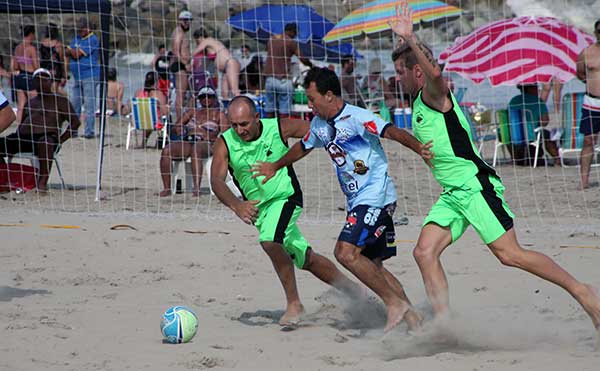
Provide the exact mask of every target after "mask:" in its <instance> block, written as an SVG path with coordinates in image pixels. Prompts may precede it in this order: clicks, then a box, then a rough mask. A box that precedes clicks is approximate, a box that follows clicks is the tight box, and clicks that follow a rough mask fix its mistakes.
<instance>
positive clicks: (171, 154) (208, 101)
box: [159, 87, 229, 197]
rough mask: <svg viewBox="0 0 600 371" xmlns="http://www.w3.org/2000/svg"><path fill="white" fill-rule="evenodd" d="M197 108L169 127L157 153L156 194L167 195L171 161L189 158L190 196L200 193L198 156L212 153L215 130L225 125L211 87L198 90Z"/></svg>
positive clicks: (216, 133) (217, 133) (226, 125)
mask: <svg viewBox="0 0 600 371" xmlns="http://www.w3.org/2000/svg"><path fill="white" fill-rule="evenodd" d="M198 100H199V101H200V103H201V105H200V108H194V109H191V110H189V111H187V112H186V113H185V114H184V115H183V117H182V118H181V120H179V121H178V122H177V123H176V124H175V125H174V126H173V128H172V129H171V140H170V143H169V144H168V145H167V146H166V147H165V148H163V150H162V153H161V156H160V174H161V178H162V182H163V190H162V191H161V192H160V193H159V196H160V197H166V196H170V195H171V194H172V190H171V161H173V160H186V159H187V158H188V157H189V158H191V159H192V176H193V179H194V187H193V188H194V189H193V195H194V196H198V195H199V194H200V180H201V178H202V159H206V158H208V157H210V156H211V155H212V148H213V144H214V143H215V141H216V140H217V137H218V136H219V133H221V132H223V131H224V130H226V129H227V128H229V123H228V121H227V117H226V116H225V114H224V113H223V112H221V110H220V109H219V106H218V101H217V93H216V92H215V91H214V89H213V88H211V87H204V88H202V89H200V91H199V92H198Z"/></svg>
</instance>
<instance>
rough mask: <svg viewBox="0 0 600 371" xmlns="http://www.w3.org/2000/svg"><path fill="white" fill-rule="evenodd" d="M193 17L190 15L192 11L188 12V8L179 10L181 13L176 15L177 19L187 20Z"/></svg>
mask: <svg viewBox="0 0 600 371" xmlns="http://www.w3.org/2000/svg"><path fill="white" fill-rule="evenodd" d="M193 18H194V17H193V16H192V12H190V11H189V10H183V11H181V13H179V17H177V19H181V20H188V21H191V20H192V19H193Z"/></svg>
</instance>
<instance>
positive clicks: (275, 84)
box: [264, 23, 312, 117]
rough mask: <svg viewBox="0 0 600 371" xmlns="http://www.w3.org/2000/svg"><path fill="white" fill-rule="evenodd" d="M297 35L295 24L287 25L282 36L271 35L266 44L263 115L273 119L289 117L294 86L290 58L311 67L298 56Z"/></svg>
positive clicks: (310, 65) (308, 62)
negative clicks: (294, 57) (276, 114)
mask: <svg viewBox="0 0 600 371" xmlns="http://www.w3.org/2000/svg"><path fill="white" fill-rule="evenodd" d="M297 33H298V26H297V25H296V24H295V23H288V24H286V25H285V27H284V33H283V34H282V35H273V36H271V38H270V39H269V41H268V43H267V60H266V62H265V69H264V75H265V114H266V116H267V117H275V111H277V112H278V113H279V117H289V115H290V110H291V108H292V100H293V95H294V85H293V83H292V78H291V75H290V66H291V58H292V56H293V55H295V56H297V57H298V58H299V59H300V61H301V62H302V63H303V64H305V65H307V66H309V67H312V63H311V62H310V60H308V59H307V58H304V57H302V55H301V54H300V47H299V46H298V42H297V41H295V40H294V38H295V37H296V35H297Z"/></svg>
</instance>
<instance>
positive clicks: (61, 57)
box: [40, 23, 68, 96]
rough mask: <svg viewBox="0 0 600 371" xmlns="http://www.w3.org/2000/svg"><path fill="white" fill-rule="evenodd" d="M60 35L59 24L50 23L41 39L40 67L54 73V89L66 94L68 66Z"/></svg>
mask: <svg viewBox="0 0 600 371" xmlns="http://www.w3.org/2000/svg"><path fill="white" fill-rule="evenodd" d="M58 36H59V30H58V26H57V25H56V24H54V23H48V26H47V27H46V34H45V36H44V38H43V39H42V41H40V67H41V68H45V69H47V70H48V71H50V73H52V77H53V78H54V84H53V87H54V91H55V92H57V93H60V94H62V95H65V96H66V95H67V93H66V92H65V91H64V90H63V89H62V88H63V87H64V86H65V85H66V83H67V68H68V67H67V64H66V63H65V47H64V45H63V43H62V42H61V41H60V40H59V38H58Z"/></svg>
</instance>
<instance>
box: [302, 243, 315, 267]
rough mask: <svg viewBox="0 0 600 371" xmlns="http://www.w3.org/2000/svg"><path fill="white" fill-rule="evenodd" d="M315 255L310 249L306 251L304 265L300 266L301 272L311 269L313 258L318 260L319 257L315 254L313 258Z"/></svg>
mask: <svg viewBox="0 0 600 371" xmlns="http://www.w3.org/2000/svg"><path fill="white" fill-rule="evenodd" d="M315 254H316V253H313V252H312V249H311V248H308V249H306V254H305V255H304V265H303V266H302V270H305V271H310V270H311V268H312V267H313V261H314V260H315V258H317V259H318V258H319V255H318V254H316V255H317V256H316V257H315Z"/></svg>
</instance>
